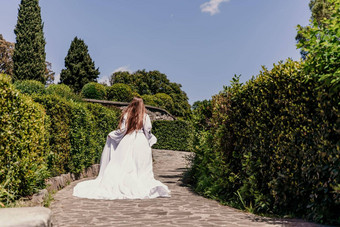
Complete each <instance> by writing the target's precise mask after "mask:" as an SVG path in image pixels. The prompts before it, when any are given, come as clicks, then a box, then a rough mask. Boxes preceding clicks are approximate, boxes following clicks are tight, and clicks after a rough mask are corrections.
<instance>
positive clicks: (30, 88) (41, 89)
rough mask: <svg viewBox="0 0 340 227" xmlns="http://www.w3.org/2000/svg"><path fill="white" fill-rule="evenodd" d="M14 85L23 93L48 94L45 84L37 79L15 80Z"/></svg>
mask: <svg viewBox="0 0 340 227" xmlns="http://www.w3.org/2000/svg"><path fill="white" fill-rule="evenodd" d="M14 87H15V88H16V89H18V90H19V91H20V92H21V93H23V94H28V95H32V94H39V95H43V94H46V89H45V85H44V84H43V83H41V82H39V81H36V80H18V81H15V83H14Z"/></svg>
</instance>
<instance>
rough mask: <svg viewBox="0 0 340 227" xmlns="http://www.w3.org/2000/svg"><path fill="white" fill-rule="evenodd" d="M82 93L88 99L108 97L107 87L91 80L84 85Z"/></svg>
mask: <svg viewBox="0 0 340 227" xmlns="http://www.w3.org/2000/svg"><path fill="white" fill-rule="evenodd" d="M81 94H82V96H83V97H84V98H87V99H100V100H101V99H106V88H105V86H104V85H102V84H99V83H96V82H90V83H87V84H85V85H84V87H83V88H82V90H81Z"/></svg>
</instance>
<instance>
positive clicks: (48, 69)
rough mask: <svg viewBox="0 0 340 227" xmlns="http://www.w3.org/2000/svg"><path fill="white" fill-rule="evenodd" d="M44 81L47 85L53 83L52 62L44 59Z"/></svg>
mask: <svg viewBox="0 0 340 227" xmlns="http://www.w3.org/2000/svg"><path fill="white" fill-rule="evenodd" d="M45 63H46V68H45V81H46V84H47V85H50V84H53V82H54V75H55V72H53V71H52V63H51V62H48V61H46V62H45Z"/></svg>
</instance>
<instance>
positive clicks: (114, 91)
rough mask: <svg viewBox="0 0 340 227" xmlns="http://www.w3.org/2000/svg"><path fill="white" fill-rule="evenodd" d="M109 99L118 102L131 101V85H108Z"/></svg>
mask: <svg viewBox="0 0 340 227" xmlns="http://www.w3.org/2000/svg"><path fill="white" fill-rule="evenodd" d="M106 92H107V99H108V100H111V101H118V102H130V101H131V100H132V99H133V92H132V90H131V87H130V86H129V85H126V84H121V83H117V84H113V85H112V86H109V87H106Z"/></svg>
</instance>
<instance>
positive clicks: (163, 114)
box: [83, 99, 176, 121]
mask: <svg viewBox="0 0 340 227" xmlns="http://www.w3.org/2000/svg"><path fill="white" fill-rule="evenodd" d="M83 100H84V101H86V102H92V103H100V104H102V105H104V106H115V107H117V108H119V109H122V110H123V109H125V108H126V107H127V106H128V105H129V103H127V102H114V101H107V100H97V99H83ZM145 108H146V111H147V114H149V116H150V119H151V121H154V120H170V121H172V120H176V117H175V116H173V115H172V114H170V113H169V112H168V111H166V110H165V109H162V108H159V107H155V106H149V105H145Z"/></svg>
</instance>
